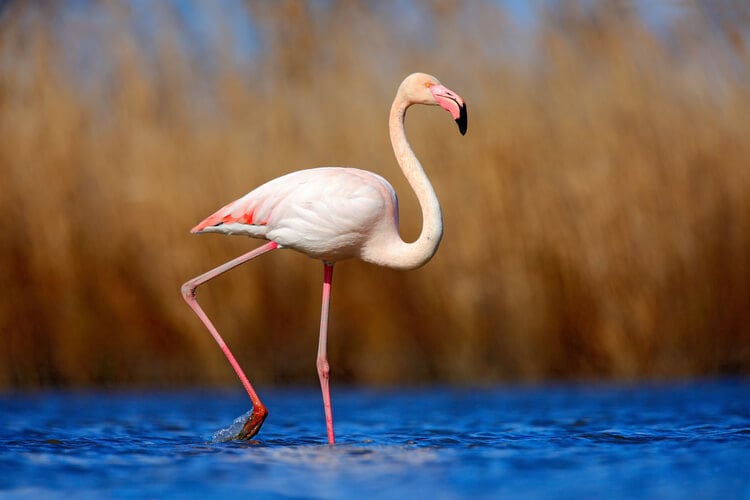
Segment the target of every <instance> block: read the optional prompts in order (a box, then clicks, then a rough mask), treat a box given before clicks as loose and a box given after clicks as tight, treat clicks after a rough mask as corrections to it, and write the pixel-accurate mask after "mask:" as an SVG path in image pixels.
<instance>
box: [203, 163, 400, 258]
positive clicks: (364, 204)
mask: <svg viewBox="0 0 750 500" xmlns="http://www.w3.org/2000/svg"><path fill="white" fill-rule="evenodd" d="M396 217H397V200H396V194H395V191H394V190H393V187H391V185H390V184H389V183H388V181H386V180H385V179H384V178H382V177H381V176H379V175H377V174H373V173H372V172H368V171H365V170H359V169H354V168H341V167H321V168H315V169H309V170H300V171H297V172H292V173H290V174H287V175H284V176H282V177H278V178H276V179H274V180H271V181H269V182H267V183H266V184H263V185H261V186H259V187H258V188H256V189H254V190H253V191H251V192H249V193H248V194H246V195H245V196H243V197H242V198H239V199H238V200H235V201H233V202H232V203H229V204H228V205H226V206H224V207H222V208H221V209H219V210H218V211H217V212H216V213H214V214H212V215H210V216H209V217H207V218H206V219H205V220H203V221H202V222H201V223H199V224H198V225H197V226H195V228H193V230H192V232H221V233H225V234H244V235H247V236H250V237H254V238H262V239H268V240H271V241H275V242H277V243H278V244H279V245H281V246H285V247H290V248H293V249H296V250H299V251H302V252H304V253H306V254H308V255H309V256H311V257H314V258H322V259H324V260H329V261H335V260H341V259H343V258H348V257H354V256H358V255H359V250H360V249H361V247H362V246H363V245H364V244H365V243H366V241H367V239H368V237H369V236H370V235H371V234H372V233H373V232H374V231H377V229H378V228H379V225H380V224H382V221H383V220H386V221H390V224H392V225H394V227H395V225H396V224H397V222H396Z"/></svg>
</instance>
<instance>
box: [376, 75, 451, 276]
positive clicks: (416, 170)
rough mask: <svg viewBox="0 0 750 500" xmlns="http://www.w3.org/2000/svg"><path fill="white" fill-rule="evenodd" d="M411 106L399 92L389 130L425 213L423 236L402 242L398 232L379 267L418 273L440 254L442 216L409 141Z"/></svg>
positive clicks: (401, 163)
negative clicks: (406, 123) (407, 121)
mask: <svg viewBox="0 0 750 500" xmlns="http://www.w3.org/2000/svg"><path fill="white" fill-rule="evenodd" d="M410 105H411V103H410V102H409V101H408V100H407V99H406V98H405V97H404V96H403V94H402V92H401V91H400V89H399V92H398V93H397V94H396V99H395V100H394V101H393V106H391V113H390V118H389V120H388V128H389V130H390V135H391V144H392V145H393V152H394V153H395V155H396V160H397V161H398V164H399V166H400V167H401V171H402V172H403V173H404V176H405V177H406V180H407V181H408V182H409V185H410V186H411V188H412V189H413V190H414V193H415V194H416V196H417V200H418V201H419V206H420V208H421V209H422V232H421V233H420V235H419V237H418V238H417V240H416V241H414V242H413V243H407V242H405V241H403V239H401V236H400V235H399V234H398V230H397V229H396V231H395V235H394V237H393V238H392V239H391V241H390V242H389V244H388V245H387V246H386V248H381V252H382V255H381V258H382V261H381V262H380V264H382V265H385V266H388V267H393V268H397V269H415V268H417V267H420V266H422V265H424V264H425V263H427V261H429V260H430V259H431V258H432V256H433V255H435V252H436V251H437V248H438V245H439V244H440V239H441V238H442V237H443V216H442V211H441V209H440V202H439V201H438V198H437V195H436V194H435V190H434V189H433V188H432V184H430V180H429V179H428V178H427V175H426V174H425V172H424V169H423V168H422V165H421V164H420V163H419V160H418V159H417V157H416V155H415V154H414V151H413V150H412V149H411V146H410V145H409V141H408V140H407V139H406V131H405V129H404V118H405V116H406V110H407V108H408V107H409V106H410Z"/></svg>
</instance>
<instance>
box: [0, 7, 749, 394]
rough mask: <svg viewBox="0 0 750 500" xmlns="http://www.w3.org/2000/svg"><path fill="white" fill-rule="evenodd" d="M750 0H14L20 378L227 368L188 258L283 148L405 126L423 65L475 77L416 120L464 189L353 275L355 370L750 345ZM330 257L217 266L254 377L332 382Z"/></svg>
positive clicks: (694, 371) (639, 361)
mask: <svg viewBox="0 0 750 500" xmlns="http://www.w3.org/2000/svg"><path fill="white" fill-rule="evenodd" d="M749 26H750V7H748V5H747V3H746V2H744V1H742V0H736V1H729V0H726V1H708V0H705V1H700V0H684V1H680V2H666V1H665V2H650V1H646V0H643V1H635V0H634V1H600V2H597V1H579V2H575V1H560V2H555V1H544V2H536V3H527V2H522V1H489V0H487V1H476V2H462V1H459V0H434V1H407V0H388V1H383V2H370V1H356V0H351V1H336V0H326V1H324V0H319V1H311V2H303V1H297V0H280V1H278V2H265V1H246V2H245V1H240V0H224V1H220V2H209V1H204V2H201V1H197V0H196V1H187V0H186V1H178V0H173V1H164V2H149V1H146V0H142V1H135V0H133V1H129V2H114V1H112V2H98V1H87V0H76V1H68V2H22V1H3V2H0V214H2V216H1V217H0V233H1V234H2V243H1V244H0V288H1V289H2V298H1V299H0V328H1V330H2V332H1V334H0V387H5V388H13V387H34V386H49V385H56V386H69V385H72V386H89V385H104V386H118V385H154V386H167V385H170V386H171V385H187V384H201V385H202V384H225V383H230V384H234V383H236V382H235V375H234V373H233V372H232V371H231V368H230V367H229V365H228V364H227V362H226V360H225V359H224V357H223V355H222V354H221V351H220V350H219V349H218V348H217V347H216V345H215V344H214V342H213V340H212V338H211V337H210V336H209V334H208V333H207V332H206V331H205V330H204V329H203V326H202V325H201V324H200V322H199V321H198V319H197V318H196V317H195V316H194V315H193V313H192V312H191V311H190V309H189V308H188V307H187V306H186V305H185V303H184V302H183V300H182V297H181V295H180V285H181V284H182V283H183V282H184V281H186V280H187V279H189V278H191V277H193V276H195V275H197V274H200V273H202V272H204V271H206V270H208V269H209V268H212V267H214V266H216V265H218V264H220V263H222V262H224V261H226V260H228V259H230V258H233V257H235V256H237V255H239V254H241V253H244V252H246V251H247V250H249V249H250V248H253V247H255V246H258V245H259V242H257V241H254V240H250V239H247V238H241V237H232V238H228V237H222V236H217V235H202V236H195V235H191V234H190V233H189V229H190V228H191V227H193V225H195V224H196V223H197V222H199V221H200V220H201V219H203V218H204V217H205V216H207V215H209V214H210V213H212V212H213V211H214V210H216V209H218V208H219V207H221V206H223V205H224V204H225V203H227V202H229V201H231V200H233V199H236V198H238V197H239V196H241V195H243V194H244V193H245V192H247V191H249V190H250V189H251V188H253V187H255V186H257V185H259V184H261V183H262V182H264V181H266V180H268V179H270V178H273V177H276V176H279V175H281V174H283V173H286V172H289V171H291V170H297V169H301V168H307V167H313V166H318V165H352V166H357V167H360V168H365V169H368V170H373V171H375V172H378V173H380V174H382V175H384V176H385V177H386V178H388V179H389V180H390V181H391V182H392V183H393V185H394V186H395V188H396V190H397V191H398V193H399V197H400V202H401V219H402V235H403V237H404V238H405V239H407V240H411V239H414V238H416V236H417V235H418V233H419V230H420V223H421V221H420V213H419V208H418V205H417V203H416V199H415V198H414V196H413V194H412V193H411V191H410V190H409V188H408V186H407V185H406V183H405V181H404V179H403V178H402V175H401V174H400V172H399V170H398V168H397V165H396V162H395V160H394V156H393V152H392V150H391V147H390V143H389V139H388V130H387V116H388V110H389V107H390V104H391V100H392V98H393V96H394V94H395V91H396V88H397V86H398V84H399V83H400V82H401V80H402V79H403V77H404V76H406V75H407V74H409V73H411V72H413V71H425V72H429V73H432V74H434V75H436V76H437V77H438V78H439V79H440V80H441V81H442V82H443V83H444V84H445V85H447V86H448V87H450V88H451V89H453V90H455V91H456V92H458V93H459V94H461V95H462V96H463V97H464V99H465V100H466V101H467V103H468V110H469V130H468V133H467V135H466V136H465V137H461V136H460V135H459V134H458V132H457V130H456V128H455V124H454V123H452V121H451V120H450V119H449V118H448V117H446V116H445V114H444V113H443V112H441V111H440V110H438V109H434V108H420V109H418V110H414V111H413V112H412V113H410V114H409V119H408V122H407V133H408V136H409V139H410V141H411V143H412V146H413V147H414V149H415V151H416V152H417V155H418V156H419V157H420V159H421V160H422V163H423V164H424V166H425V168H426V170H427V172H428V175H430V177H431V178H432V180H433V183H434V186H435V189H436V191H437V193H438V195H439V197H440V199H441V202H442V205H443V214H444V220H445V225H446V231H445V235H444V239H443V243H442V245H441V247H440V250H439V251H438V253H437V255H436V256H435V258H434V259H433V260H432V261H431V262H430V263H429V264H428V265H426V266H425V267H423V268H421V269H419V270H417V271H413V272H397V271H391V270H388V269H382V268H376V267H374V266H371V265H368V264H363V263H361V262H354V261H347V262H343V263H340V264H339V265H338V266H337V270H336V275H335V277H334V288H333V299H332V300H333V301H332V313H331V323H330V332H331V333H330V341H329V354H330V360H331V366H332V370H333V372H332V373H333V377H334V380H335V381H336V382H337V383H342V382H348V383H367V384H419V383H430V382H439V383H493V382H499V381H541V380H553V379H617V380H632V379H662V378H681V377H696V376H719V375H738V374H739V375H742V374H747V373H748V372H750V164H749V162H750V140H748V137H750V54H749V53H748V50H749V49H750V46H749V44H750V29H749V28H748V27H749ZM321 280H322V266H321V265H320V263H318V262H316V261H313V260H310V259H308V258H306V257H304V256H302V255H300V254H297V253H294V252H274V253H272V254H270V255H268V256H264V257H262V258H260V259H258V260H256V261H253V262H252V263H251V264H249V265H246V266H242V267H240V268H238V269H236V270H234V271H233V272H231V273H229V274H228V275H225V276H223V277H221V278H219V279H217V280H214V281H213V282H212V283H211V284H209V285H207V286H205V287H203V288H201V289H200V290H199V298H200V299H201V303H202V304H203V306H204V307H205V309H206V311H207V313H208V314H209V316H210V317H212V318H213V319H214V320H215V323H216V325H217V327H218V329H219V331H220V332H222V334H223V335H224V337H225V339H226V340H227V342H228V344H229V345H230V346H231V347H232V349H233V350H234V352H235V354H236V356H237V358H238V359H239V361H240V363H241V364H242V365H243V366H244V367H245V369H246V371H247V372H248V375H249V376H250V378H251V380H253V381H255V382H257V383H259V384H285V383H311V384H316V383H317V375H316V371H315V355H316V345H317V328H318V315H319V307H320V293H321Z"/></svg>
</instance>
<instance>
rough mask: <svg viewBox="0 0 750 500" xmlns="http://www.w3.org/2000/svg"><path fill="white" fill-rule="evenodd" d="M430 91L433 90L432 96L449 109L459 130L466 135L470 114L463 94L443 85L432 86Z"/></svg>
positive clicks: (444, 107) (442, 106)
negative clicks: (467, 112) (467, 111)
mask: <svg viewBox="0 0 750 500" xmlns="http://www.w3.org/2000/svg"><path fill="white" fill-rule="evenodd" d="M430 92H432V96H433V97H434V98H435V101H437V103H438V104H439V105H440V107H441V108H443V109H444V110H446V111H448V112H449V113H450V114H451V116H452V117H453V119H454V120H456V124H458V131H459V132H461V135H465V134H466V128H467V126H468V115H467V114H466V103H465V102H464V100H463V99H462V98H461V96H460V95H458V94H456V93H455V92H453V91H452V90H450V89H449V88H447V87H445V86H443V85H433V86H431V87H430Z"/></svg>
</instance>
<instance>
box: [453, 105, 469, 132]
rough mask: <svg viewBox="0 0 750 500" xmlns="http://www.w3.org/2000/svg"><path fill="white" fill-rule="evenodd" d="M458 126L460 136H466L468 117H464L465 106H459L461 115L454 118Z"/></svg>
mask: <svg viewBox="0 0 750 500" xmlns="http://www.w3.org/2000/svg"><path fill="white" fill-rule="evenodd" d="M456 123H457V124H458V131H459V132H461V135H466V127H467V126H468V116H467V115H466V104H464V105H463V106H461V114H460V115H459V116H458V118H456Z"/></svg>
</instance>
